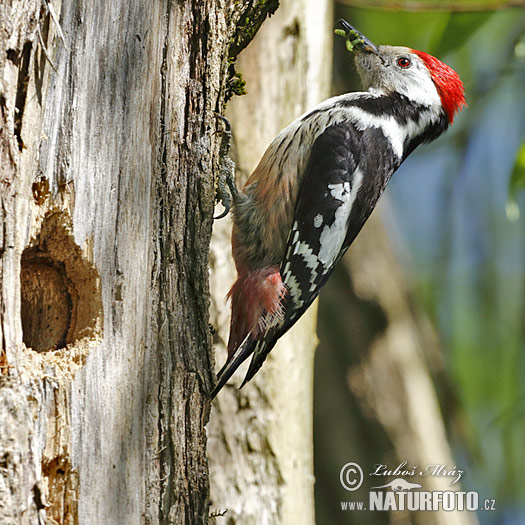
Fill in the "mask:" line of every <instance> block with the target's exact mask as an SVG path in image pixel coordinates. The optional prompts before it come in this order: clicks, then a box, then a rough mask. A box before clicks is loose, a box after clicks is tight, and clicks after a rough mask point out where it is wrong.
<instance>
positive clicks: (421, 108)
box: [210, 20, 466, 398]
mask: <svg viewBox="0 0 525 525" xmlns="http://www.w3.org/2000/svg"><path fill="white" fill-rule="evenodd" d="M340 23H341V25H342V27H343V31H341V30H338V31H336V32H338V33H339V34H341V33H342V34H344V35H345V36H346V38H347V48H348V49H349V50H351V51H353V53H354V56H355V64H356V69H357V71H358V73H359V76H360V78H361V82H362V84H363V87H364V89H365V91H363V92H354V93H347V94H344V95H341V96H337V97H333V98H330V99H328V100H326V101H325V102H323V103H321V104H320V105H319V106H317V107H316V108H314V109H313V110H311V111H309V112H308V113H306V114H304V115H302V116H301V117H299V118H298V119H297V120H295V121H294V122H292V123H291V124H290V125H289V126H288V127H287V128H285V129H284V130H283V131H281V133H279V135H277V137H276V138H275V139H274V140H273V142H272V143H271V144H270V146H269V147H268V149H267V150H266V152H265V153H264V155H263V157H262V159H261V161H260V162H259V165H258V166H257V167H256V168H255V171H254V172H253V173H252V175H251V176H250V177H249V179H248V181H247V182H246V185H245V186H244V188H243V189H242V191H238V190H237V188H236V186H235V183H234V182H233V180H232V179H229V180H228V185H229V188H230V190H231V194H232V199H233V233H232V254H233V258H234V260H235V266H236V270H237V274H238V275H237V280H236V281H235V283H234V284H233V286H232V288H231V290H230V292H229V294H228V296H229V298H230V299H231V311H232V313H231V325H230V336H229V341H228V358H227V361H226V364H225V365H224V366H223V368H222V369H221V370H220V372H219V373H218V376H217V384H216V386H215V388H214V389H213V391H212V392H211V394H210V395H211V397H212V398H213V397H215V395H216V394H217V393H218V392H219V390H220V389H221V388H222V387H223V386H224V384H225V383H226V382H227V381H228V379H229V378H230V377H231V376H232V374H233V373H234V372H235V370H236V369H237V368H238V367H239V365H240V364H241V363H242V362H243V361H244V360H246V359H247V358H248V357H249V356H250V355H252V359H251V363H250V366H249V368H248V372H247V374H246V377H245V379H244V382H243V383H242V385H241V386H244V385H245V384H246V383H247V382H248V381H249V380H250V379H251V378H252V377H253V376H254V375H255V373H256V372H257V371H258V370H259V368H260V367H261V366H262V364H263V362H264V360H265V359H266V357H267V355H268V353H269V352H270V350H272V348H273V347H274V345H275V343H276V342H277V340H278V339H279V338H280V337H281V336H282V335H283V334H284V333H285V332H286V331H287V330H289V329H290V328H291V327H292V326H293V325H294V324H295V323H296V322H297V320H298V319H299V318H300V317H301V315H302V314H303V313H304V312H305V311H306V309H307V308H308V307H309V306H310V305H311V303H312V302H313V301H314V299H315V298H316V297H317V296H318V295H319V292H320V291H321V289H322V287H323V286H324V285H325V283H326V281H327V280H328V278H329V277H330V275H331V274H332V272H333V270H334V267H335V265H336V264H337V262H338V261H339V260H340V259H341V257H342V256H343V255H344V254H345V252H346V250H347V249H348V247H349V246H350V245H351V244H352V242H353V240H354V239H355V238H356V236H357V234H358V233H359V231H360V230H361V228H362V227H363V225H364V223H365V221H366V220H367V218H368V217H369V215H370V214H371V212H372V210H373V209H374V207H375V205H376V203H377V201H378V199H379V197H380V196H381V194H382V193H383V190H384V189H385V186H386V185H387V183H388V181H389V180H390V178H391V176H392V174H393V173H394V172H395V171H396V170H397V168H398V167H399V166H400V164H401V163H402V162H403V160H405V159H406V158H407V156H408V155H409V154H410V153H411V152H412V151H414V149H415V148H416V147H417V146H418V145H420V144H423V143H428V142H430V141H433V140H435V139H436V138H437V137H439V136H440V135H441V134H442V133H443V132H444V131H445V130H446V129H447V128H448V126H449V125H450V124H452V122H453V120H454V116H455V115H456V113H457V112H458V111H459V110H460V109H461V108H462V107H463V106H464V105H466V103H465V94H464V89H463V84H462V82H461V80H460V78H459V76H458V74H457V73H456V72H455V71H454V70H453V69H451V68H450V67H449V66H447V65H446V64H444V63H443V62H441V61H440V60H438V59H437V58H434V57H433V56H431V55H429V54H427V53H425V52H423V51H416V50H414V49H410V48H407V47H392V46H387V45H380V46H376V45H375V44H374V43H372V42H371V41H370V40H369V39H368V38H367V37H365V36H364V35H363V34H362V33H360V32H359V31H358V30H356V29H355V28H353V27H352V26H351V25H350V24H348V23H347V22H346V21H344V20H340Z"/></svg>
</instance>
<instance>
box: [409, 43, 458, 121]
mask: <svg viewBox="0 0 525 525" xmlns="http://www.w3.org/2000/svg"><path fill="white" fill-rule="evenodd" d="M412 51H413V52H414V53H415V54H416V55H417V56H418V57H419V58H420V59H421V60H423V62H424V63H425V65H426V66H427V68H428V70H429V71H430V75H431V76H432V80H433V81H434V84H435V85H436V88H437V91H438V93H439V96H440V97H441V104H442V105H443V109H444V110H445V113H446V114H447V117H448V121H449V122H450V123H451V124H452V122H453V121H454V116H455V115H456V113H457V112H458V111H459V110H460V109H461V108H462V107H463V106H466V105H467V103H466V102H465V89H464V87H463V82H461V80H460V78H459V75H458V74H457V73H456V72H455V71H454V70H453V69H452V68H451V67H449V66H447V65H446V64H444V63H443V62H441V60H438V59H437V58H435V57H433V56H432V55H429V54H428V53H425V52H424V51H416V50H415V49H413V50H412Z"/></svg>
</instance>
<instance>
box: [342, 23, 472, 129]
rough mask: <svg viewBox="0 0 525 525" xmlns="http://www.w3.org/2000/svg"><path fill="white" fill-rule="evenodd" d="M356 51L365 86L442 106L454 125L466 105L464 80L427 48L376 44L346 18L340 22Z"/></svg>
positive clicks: (419, 101) (349, 43)
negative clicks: (426, 50) (456, 117)
mask: <svg viewBox="0 0 525 525" xmlns="http://www.w3.org/2000/svg"><path fill="white" fill-rule="evenodd" d="M339 22H340V24H341V25H342V26H343V28H344V31H340V30H338V31H337V33H338V34H342V35H344V36H346V38H347V48H348V49H349V50H351V51H353V52H354V54H355V63H356V67H357V71H358V73H359V76H360V77H361V81H362V82H363V87H364V88H365V89H367V90H369V91H372V92H382V93H386V94H388V93H393V92H395V93H399V94H400V95H404V96H405V97H407V98H408V99H409V100H411V101H413V102H415V103H418V104H422V105H425V106H435V105H439V106H441V108H442V109H443V111H444V112H445V114H446V116H447V119H448V121H449V123H450V124H452V121H453V120H454V116H455V115H456V113H457V112H458V111H459V110H460V109H461V108H462V107H463V106H465V105H466V103H465V92H464V88H463V83H462V82H461V80H460V78H459V76H458V74H457V73H456V72H455V71H454V70H453V69H452V68H451V67H449V66H447V65H446V64H444V63H443V62H441V61H440V60H438V59H437V58H434V57H433V56H431V55H429V54H428V53H425V52H423V51H416V50H414V49H410V48H408V47H394V46H376V45H375V44H374V43H373V42H371V41H370V40H369V39H368V38H367V37H365V36H364V35H363V34H362V33H361V32H359V31H358V30H357V29H355V28H354V27H352V26H351V25H350V24H349V23H348V22H346V21H344V20H340V21H339Z"/></svg>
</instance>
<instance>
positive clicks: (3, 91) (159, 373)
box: [0, 0, 266, 524]
mask: <svg viewBox="0 0 525 525" xmlns="http://www.w3.org/2000/svg"><path fill="white" fill-rule="evenodd" d="M257 4H258V2H256V1H255V0H252V1H248V2H243V3H242V4H240V3H238V2H235V1H233V0H223V1H219V2H211V1H197V0H194V1H187V2H173V1H169V0H165V1H162V0H161V1H159V2H150V3H144V2H139V1H131V2H115V1H108V2H84V1H82V0H74V1H71V2H64V3H60V2H53V4H52V7H51V9H52V10H53V13H51V12H50V8H49V4H48V3H47V2H44V3H42V2H37V1H31V0H24V1H20V2H8V3H7V4H6V5H4V4H2V7H1V8H0V73H1V74H0V125H1V126H0V161H1V162H0V179H1V180H0V184H1V196H0V198H1V206H0V214H1V219H2V230H1V235H0V274H1V279H2V281H1V293H0V307H1V310H0V329H1V335H2V350H1V352H2V353H1V354H0V366H1V368H0V399H1V401H2V409H1V412H0V458H2V459H1V460H0V464H1V466H2V468H1V469H0V502H1V505H0V522H2V523H17V524H18V523H23V524H25V523H31V524H33V523H38V522H39V520H40V521H41V522H44V521H46V520H47V522H48V523H81V524H82V523H94V524H99V523H112V524H118V523H126V524H130V523H206V522H207V519H208V506H209V502H208V471H207V459H206V434H205V430H204V425H205V423H206V421H207V419H208V410H209V406H208V402H207V400H206V392H207V391H208V390H209V389H210V386H211V383H212V370H211V362H212V360H211V340H210V335H209V326H208V303H209V298H208V294H209V290H208V250H209V241H210V234H211V223H212V212H213V203H214V197H215V192H214V168H215V165H216V163H217V146H218V144H217V138H216V136H215V135H214V131H215V129H216V121H215V116H214V112H215V111H220V110H221V109H222V100H223V96H224V91H225V82H226V71H227V66H228V64H227V58H228V55H229V43H230V42H231V41H232V39H233V37H234V36H235V35H236V34H237V33H238V31H237V23H238V22H239V20H240V19H241V18H242V17H243V16H245V17H246V13H247V12H248V11H249V9H250V8H254V6H256V5H257ZM52 14H55V15H56V16H55V17H53V16H52ZM265 14H266V12H265V10H264V9H263V10H262V11H260V16H265ZM54 18H56V20H54ZM57 23H59V24H60V26H58V25H57ZM62 35H63V38H62ZM52 221H55V222H52ZM57 228H58V229H60V228H61V229H63V230H64V232H66V233H65V237H64V239H65V238H67V239H69V240H68V243H69V244H68V243H66V244H64V245H63V246H65V248H63V249H62V248H60V246H57V242H58V241H57V239H58V237H57V235H56V232H57ZM66 248H67V249H66ZM24 250H29V252H27V251H26V252H24ZM23 253H26V255H27V254H29V255H31V256H34V257H32V258H31V257H26V259H25V260H24V264H25V271H24V282H25V283H26V285H27V286H26V291H27V290H29V292H30V293H29V296H28V295H27V294H26V295H25V296H24V297H25V298H26V299H27V298H28V297H29V298H30V300H29V302H27V300H26V299H25V301H26V302H25V304H26V306H27V305H29V306H27V308H25V309H24V316H25V317H24V319H25V324H24V323H22V320H21V310H22V309H21V295H22V294H21V291H22V290H21V285H20V275H21V270H22V264H23V261H22V259H23V257H22V255H23ZM35 254H36V255H35ZM35 257H39V259H38V260H36V261H35V260H34V259H35ZM44 262H45V267H46V269H45V271H43V270H42V271H41V275H40V276H39V275H38V274H37V272H36V270H37V269H36V267H35V264H36V263H40V264H43V263H44ZM82 268H84V269H85V272H82V271H81V269H82ZM53 272H54V273H53ZM61 279H62V280H61ZM46 283H48V284H47V285H46ZM53 283H54V284H53ZM59 284H60V285H61V288H60V286H58V285H59ZM70 284H71V286H70ZM46 286H49V287H50V288H46ZM71 294H73V295H74V294H76V296H75V297H73V296H72V295H71ZM68 296H69V298H70V299H71V300H70V302H69V303H68V302H67V301H68V299H67V297H68ZM75 301H76V302H75ZM56 302H62V305H63V306H64V305H66V306H67V308H66V307H65V306H64V308H65V309H64V308H62V309H60V308H58V307H57V304H55V303H56ZM37 304H39V305H40V307H35V305H37ZM76 305H77V306H78V305H80V306H79V307H78V308H77V307H76ZM48 307H49V310H47V309H46V308H48ZM53 308H54V309H53ZM68 309H69V310H68ZM66 311H67V312H68V313H67V312H66ZM33 313H34V314H35V316H33ZM37 314H38V315H37ZM53 315H54V316H55V317H56V318H59V319H62V321H63V323H62V324H60V326H58V325H57V326H54V327H53V326H50V327H49V331H48V333H46V334H44V335H45V336H44V337H43V336H42V334H39V333H38V332H39V328H38V326H39V325H42V323H43V322H44V324H46V326H47V324H52V322H53ZM67 316H69V317H67ZM66 317H67V319H66ZM57 322H58V321H57ZM81 326H83V327H84V328H83V329H82V330H81V329H80V328H79V327H81ZM27 327H31V328H30V331H31V334H32V335H31V337H29V336H28V332H27V330H28V328H27ZM73 327H76V328H73ZM24 330H25V331H26V333H25V337H24ZM59 332H60V333H59ZM57 334H58V335H57ZM23 341H25V342H26V343H27V345H32V344H34V345H35V346H39V348H31V347H27V346H26V345H24V344H23ZM34 341H37V342H38V344H35V343H34ZM64 341H65V343H66V344H65V345H64V344H63V343H64ZM40 343H42V344H40ZM35 350H40V351H39V352H37V351H35ZM4 467H5V468H4Z"/></svg>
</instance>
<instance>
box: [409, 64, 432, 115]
mask: <svg viewBox="0 0 525 525" xmlns="http://www.w3.org/2000/svg"><path fill="white" fill-rule="evenodd" d="M420 67H424V66H418V67H417V69H413V70H412V71H410V73H411V74H410V75H407V82H405V85H404V86H403V87H404V93H403V94H404V95H405V96H406V97H408V98H409V99H410V100H413V101H414V102H416V103H419V104H423V105H425V106H436V105H437V106H440V105H441V98H440V97H439V93H438V92H437V89H436V86H435V84H434V82H433V81H432V79H431V78H430V75H429V74H428V72H427V71H426V70H424V71H422V70H421V69H420Z"/></svg>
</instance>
